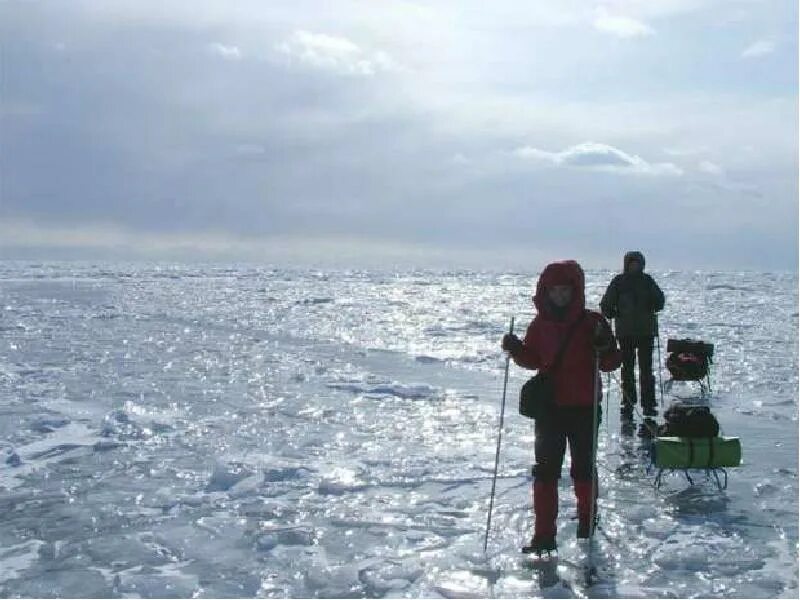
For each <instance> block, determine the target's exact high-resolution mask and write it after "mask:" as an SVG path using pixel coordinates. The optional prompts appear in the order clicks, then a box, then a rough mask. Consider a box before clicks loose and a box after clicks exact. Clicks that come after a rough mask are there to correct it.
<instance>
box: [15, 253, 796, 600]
mask: <svg viewBox="0 0 800 600" xmlns="http://www.w3.org/2000/svg"><path fill="white" fill-rule="evenodd" d="M536 275H537V273H535V272H531V273H491V272H470V271H452V272H446V271H398V272H392V271H385V272H379V271H358V270H338V271H336V270H301V269H285V268H271V267H254V266H230V267H220V266H208V265H197V266H173V265H143V264H118V263H116V264H110V263H109V264H91V263H35V264H34V263H26V262H0V307H2V312H1V313H0V330H1V331H2V336H1V337H0V509H1V510H2V517H3V518H2V520H0V596H2V597H40V598H46V597H56V596H58V597H82V598H92V597H109V598H136V597H142V598H149V597H158V598H172V597H175V598H189V597H218V598H226V597H327V598H336V597H367V598H381V597H434V598H436V597H446V598H452V597H476V598H482V597H509V598H522V597H531V596H540V597H542V596H543V597H584V596H590V597H625V598H628V597H630V598H636V597H664V598H675V597H722V598H728V597H730V598H796V597H797V596H798V479H797V476H798V420H797V419H798V403H797V400H798V339H797V332H798V279H797V275H796V274H771V273H718V272H674V271H673V272H655V273H653V275H654V276H655V277H656V279H657V280H658V281H659V283H660V284H661V286H662V288H663V289H664V291H665V293H666V296H667V307H666V309H665V311H664V312H663V313H662V316H661V337H660V340H661V345H662V360H663V358H664V355H663V350H664V349H665V348H664V346H665V343H666V340H667V338H668V337H694V338H699V339H703V340H705V341H708V342H712V343H714V344H715V345H716V354H715V364H714V368H713V373H712V385H713V393H712V395H711V398H710V401H711V404H712V406H713V408H714V410H715V412H716V414H717V416H718V418H719V420H720V423H721V425H722V428H723V430H724V433H725V434H726V435H735V436H739V437H740V438H741V440H742V447H743V464H742V465H741V466H740V467H739V468H736V469H730V470H729V477H730V479H729V485H728V488H727V490H725V491H719V490H718V489H717V488H716V487H715V486H714V485H713V484H712V482H710V481H706V480H705V479H704V478H703V477H699V478H697V479H696V480H695V483H694V484H693V485H690V484H689V483H688V482H687V481H686V480H685V479H684V478H683V477H682V476H680V475H668V476H665V478H664V483H663V485H662V487H661V489H660V490H655V489H654V487H653V473H652V472H648V469H647V457H646V452H645V449H644V445H643V443H642V442H641V440H639V438H637V437H636V436H629V435H621V432H620V424H619V420H618V410H617V408H618V405H619V387H618V383H617V378H618V373H617V374H616V375H615V376H614V377H611V378H606V377H604V383H605V384H606V386H605V387H606V390H605V391H606V401H605V402H606V405H607V407H608V410H607V414H606V416H605V418H604V422H603V425H602V427H601V430H600V439H599V452H598V462H599V474H600V482H601V490H602V491H601V504H600V516H601V527H602V529H601V531H599V532H598V534H597V536H596V539H595V542H594V543H595V547H594V548H593V549H592V550H591V551H592V553H593V557H594V562H595V563H596V565H597V566H598V580H597V582H596V583H595V584H594V585H591V586H589V585H587V584H586V583H585V581H584V580H583V577H582V574H581V566H582V565H583V564H585V562H586V560H587V557H586V554H587V552H588V551H589V549H588V548H587V547H586V545H585V542H581V544H578V543H577V542H576V541H575V527H576V521H574V520H573V516H574V513H575V504H574V499H573V496H572V491H571V482H570V479H569V477H568V472H567V466H566V465H565V468H564V476H563V477H562V479H561V482H560V513H559V545H560V556H559V559H558V560H557V561H551V562H550V563H547V564H546V565H543V566H540V567H538V568H535V569H531V568H526V567H525V566H524V565H523V564H522V562H521V556H520V554H519V547H520V546H521V545H522V544H523V543H524V542H525V541H526V540H527V539H528V538H529V536H530V534H531V525H532V518H531V509H530V492H529V486H530V479H529V472H530V464H531V461H532V448H533V430H532V424H531V422H529V421H527V420H526V419H524V418H522V417H520V416H519V415H518V414H517V411H516V403H517V392H518V389H519V386H520V385H521V383H522V382H523V381H524V380H525V378H526V373H525V371H523V370H522V369H520V368H518V367H515V366H513V365H512V368H511V371H510V380H509V393H508V400H507V409H506V419H505V428H504V433H503V446H502V450H501V460H500V469H499V478H498V482H497V496H496V501H495V506H494V518H493V526H492V531H491V536H490V538H489V546H488V552H487V553H486V554H484V552H483V540H484V532H485V526H486V512H487V508H488V504H489V493H490V489H491V481H492V472H493V468H494V458H495V447H496V440H497V427H498V420H499V414H500V404H501V395H502V387H503V368H504V365H505V359H504V356H503V355H502V353H501V352H500V349H499V340H500V337H501V336H502V334H503V332H504V331H505V330H506V329H507V328H508V322H509V318H510V317H511V315H514V316H515V317H516V320H517V323H518V327H517V330H519V329H520V328H522V327H524V326H526V325H527V323H528V322H529V321H530V319H531V317H532V307H531V303H530V295H531V290H532V286H533V285H534V283H535V279H536ZM611 276H612V273H611V272H610V271H589V272H587V300H588V304H589V306H590V307H596V306H597V303H598V301H599V298H600V295H601V293H602V291H603V290H604V287H605V285H606V284H607V283H608V281H609V280H610V278H611ZM657 358H658V356H657V355H656V360H657ZM662 376H663V377H664V378H666V376H667V373H666V371H665V370H662ZM672 393H674V394H677V395H682V396H684V397H693V395H696V393H697V390H696V389H694V388H693V387H692V386H689V385H686V384H680V385H676V386H675V387H673V389H672V391H671V394H672ZM667 400H669V397H667Z"/></svg>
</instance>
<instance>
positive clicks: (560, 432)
mask: <svg viewBox="0 0 800 600" xmlns="http://www.w3.org/2000/svg"><path fill="white" fill-rule="evenodd" d="M600 417H601V414H600V408H599V406H598V408H597V420H596V424H597V426H598V427H599V425H600ZM535 432H536V442H535V444H534V448H533V449H534V454H535V457H536V463H535V464H534V467H533V477H534V479H535V480H536V481H556V480H557V479H558V478H559V477H561V466H562V465H563V463H564V454H565V453H566V449H567V443H569V454H570V458H571V459H572V466H571V468H570V475H571V476H572V478H573V479H575V480H576V481H591V479H592V473H593V471H594V464H593V461H592V409H591V408H590V407H585V408H584V407H576V408H572V407H570V408H558V409H556V411H555V412H554V414H552V415H550V416H548V417H547V418H544V419H537V421H536V427H535Z"/></svg>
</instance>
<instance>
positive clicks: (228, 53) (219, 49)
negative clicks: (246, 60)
mask: <svg viewBox="0 0 800 600" xmlns="http://www.w3.org/2000/svg"><path fill="white" fill-rule="evenodd" d="M208 49H209V50H210V51H211V52H212V53H213V54H216V55H217V56H221V57H222V58H224V59H226V60H241V58H242V51H241V50H239V48H238V46H228V45H225V44H220V43H219V42H214V43H213V44H209V45H208Z"/></svg>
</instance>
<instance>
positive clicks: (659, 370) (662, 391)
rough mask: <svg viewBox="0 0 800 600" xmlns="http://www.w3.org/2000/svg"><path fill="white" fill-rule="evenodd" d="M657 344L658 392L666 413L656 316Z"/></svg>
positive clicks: (662, 407)
mask: <svg viewBox="0 0 800 600" xmlns="http://www.w3.org/2000/svg"><path fill="white" fill-rule="evenodd" d="M656 343H657V344H658V392H659V395H660V397H661V411H662V412H663V411H664V384H663V383H662V382H661V331H660V328H659V326H658V315H656Z"/></svg>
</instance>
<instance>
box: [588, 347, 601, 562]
mask: <svg viewBox="0 0 800 600" xmlns="http://www.w3.org/2000/svg"><path fill="white" fill-rule="evenodd" d="M592 375H593V377H594V395H593V396H592V465H591V466H592V471H591V472H592V494H591V496H590V504H589V570H590V572H591V571H592V570H593V569H594V557H593V554H592V548H593V546H594V544H593V543H592V542H593V541H594V520H595V517H596V515H595V509H596V508H597V465H596V463H597V429H598V427H597V425H598V424H597V410H598V408H599V407H598V403H597V382H598V380H599V379H600V353H599V352H598V351H597V350H595V351H594V371H593V372H592ZM600 405H601V406H602V402H601V404H600Z"/></svg>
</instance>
